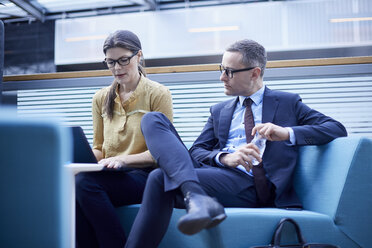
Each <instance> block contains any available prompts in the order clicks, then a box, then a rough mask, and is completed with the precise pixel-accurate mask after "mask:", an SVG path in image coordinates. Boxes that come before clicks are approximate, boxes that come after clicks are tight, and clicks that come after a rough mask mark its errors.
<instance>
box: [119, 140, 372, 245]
mask: <svg viewBox="0 0 372 248" xmlns="http://www.w3.org/2000/svg"><path fill="white" fill-rule="evenodd" d="M299 156H300V157H299V162H298V166H297V171H296V172H295V175H294V185H295V188H296V191H297V193H298V195H299V196H300V198H301V200H302V202H303V206H304V210H287V209H275V208H261V209H254V208H252V209H248V208H226V213H227V216H228V217H227V219H226V220H225V221H224V222H222V223H221V224H220V225H219V226H217V227H215V228H213V229H210V230H203V231H202V232H200V233H198V234H196V235H193V236H187V235H184V234H182V233H180V232H179V231H178V230H177V228H176V224H177V221H178V219H179V218H180V217H181V216H182V215H184V214H185V210H184V209H175V210H174V212H173V216H172V219H171V223H170V226H169V228H168V230H167V233H166V235H165V237H164V239H163V241H162V242H161V244H160V248H176V247H180V248H188V247H190V248H195V247H197V248H202V247H208V248H222V247H226V248H227V247H228V248H240V247H242V248H243V247H250V246H254V245H264V244H269V243H270V240H271V237H272V234H273V232H274V229H275V226H276V225H277V223H278V222H279V220H280V219H281V218H283V217H291V218H293V219H294V220H296V221H297V222H298V223H299V225H300V228H301V229H302V231H303V235H304V237H305V239H306V241H308V242H318V243H332V244H336V245H339V246H340V247H342V248H343V247H345V248H353V247H371V246H372V231H371V229H372V197H371V196H372V140H370V139H367V138H362V137H347V138H339V139H336V140H334V141H332V142H330V143H329V144H326V145H322V146H304V147H301V148H300V155H299ZM138 209H139V205H132V206H126V207H120V208H118V209H117V213H118V215H119V216H120V218H121V221H122V224H123V226H124V228H125V230H126V231H129V230H130V227H131V225H132V223H133V220H134V218H135V215H136V214H137V211H138ZM293 234H294V233H293V229H292V230H291V229H288V231H287V233H286V235H285V237H286V241H287V242H291V241H292V242H293V240H294V239H293Z"/></svg>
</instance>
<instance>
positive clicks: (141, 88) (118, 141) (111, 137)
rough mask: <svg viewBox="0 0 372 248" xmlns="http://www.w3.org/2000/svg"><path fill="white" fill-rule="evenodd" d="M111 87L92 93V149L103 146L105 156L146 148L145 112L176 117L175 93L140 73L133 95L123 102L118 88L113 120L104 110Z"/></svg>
mask: <svg viewBox="0 0 372 248" xmlns="http://www.w3.org/2000/svg"><path fill="white" fill-rule="evenodd" d="M109 89H110V87H105V88H102V89H100V90H99V91H97V92H96V94H95V95H94V97H93V104H92V115H93V131H94V134H93V149H97V150H100V151H101V152H102V154H103V158H109V157H114V156H117V155H129V154H137V153H141V152H144V151H146V150H147V147H146V143H145V139H144V137H143V135H142V132H141V127H140V122H141V118H142V116H143V115H144V114H145V113H147V112H151V111H158V112H162V113H164V114H165V115H166V116H167V117H168V118H169V120H170V121H173V106H172V96H171V93H170V91H169V89H168V88H166V87H165V86H164V85H162V84H159V83H157V82H154V81H151V80H150V79H148V78H146V77H144V76H141V79H140V81H139V83H138V85H137V88H136V89H135V91H134V92H133V93H132V95H131V96H130V98H129V99H128V100H127V101H125V102H124V104H122V103H121V101H120V97H119V93H118V89H116V98H115V104H114V115H113V118H112V120H111V121H110V119H109V118H108V117H107V115H106V114H105V113H104V101H105V98H106V95H107V93H108V92H109Z"/></svg>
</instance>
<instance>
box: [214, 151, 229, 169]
mask: <svg viewBox="0 0 372 248" xmlns="http://www.w3.org/2000/svg"><path fill="white" fill-rule="evenodd" d="M226 154H229V153H228V152H219V153H217V155H216V156H215V157H214V161H215V162H216V164H217V165H218V166H221V167H225V165H224V164H223V163H222V161H221V158H222V157H224V156H225V155H226Z"/></svg>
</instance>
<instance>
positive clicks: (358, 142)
mask: <svg viewBox="0 0 372 248" xmlns="http://www.w3.org/2000/svg"><path fill="white" fill-rule="evenodd" d="M294 186H295V189H296V191H297V193H298V195H299V197H300V198H301V200H302V203H303V206H304V209H305V210H311V211H316V212H319V213H323V214H326V215H329V216H330V217H331V218H332V219H333V220H334V221H335V224H336V225H338V226H339V228H340V229H341V230H342V231H343V232H344V233H345V234H346V235H348V236H349V237H350V238H351V239H353V240H354V241H356V242H357V243H358V244H362V247H367V246H368V245H369V244H367V242H371V238H372V237H369V236H370V235H368V232H366V231H360V230H369V229H370V228H371V227H372V214H371V213H372V140H370V139H368V138H363V137H346V138H338V139H336V140H334V141H332V142H330V143H328V144H326V145H322V146H304V147H301V148H300V154H299V161H298V165H297V170H296V172H295V177H294ZM364 245H365V246H364Z"/></svg>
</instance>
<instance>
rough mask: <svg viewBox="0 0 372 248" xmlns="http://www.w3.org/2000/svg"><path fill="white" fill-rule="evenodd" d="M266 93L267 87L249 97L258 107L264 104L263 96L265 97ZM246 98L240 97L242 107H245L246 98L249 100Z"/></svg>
mask: <svg viewBox="0 0 372 248" xmlns="http://www.w3.org/2000/svg"><path fill="white" fill-rule="evenodd" d="M264 92H265V86H262V87H261V89H259V90H257V91H256V92H255V93H253V94H252V95H250V96H248V97H250V98H251V99H252V101H253V102H254V104H256V105H258V104H260V103H261V102H262V99H263V95H264ZM248 97H246V96H239V102H240V105H241V106H243V102H244V100H245V99H246V98H248Z"/></svg>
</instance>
